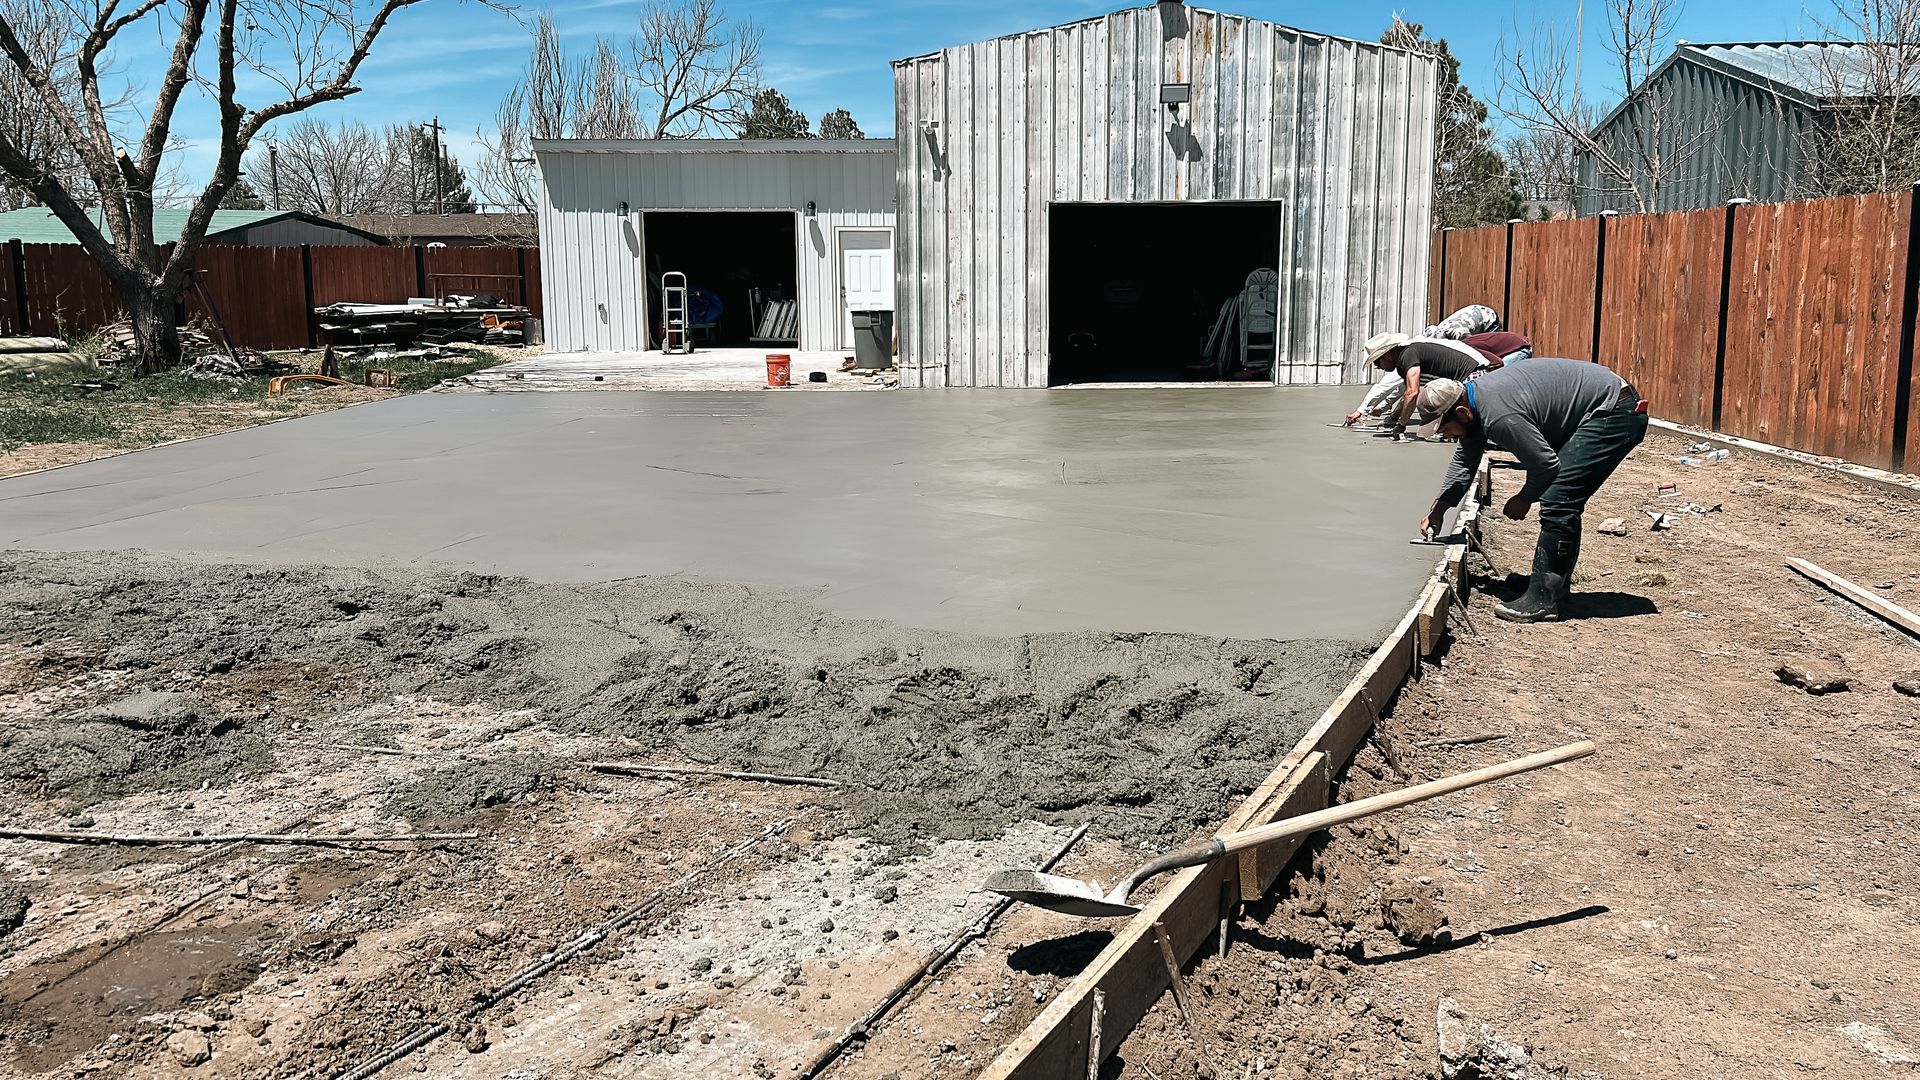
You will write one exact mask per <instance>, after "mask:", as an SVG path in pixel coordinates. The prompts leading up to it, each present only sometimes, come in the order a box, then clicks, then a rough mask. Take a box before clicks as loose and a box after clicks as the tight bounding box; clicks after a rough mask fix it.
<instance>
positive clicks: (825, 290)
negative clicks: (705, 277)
mask: <svg viewBox="0 0 1920 1080" xmlns="http://www.w3.org/2000/svg"><path fill="white" fill-rule="evenodd" d="M536 156H537V157H538V159H539V163H540V174H541V199H540V208H539V218H540V252H541V281H542V301H543V304H544V306H545V309H546V334H547V347H548V348H549V349H551V350H554V351H557V352H578V351H582V350H590V351H615V350H637V349H644V348H646V330H645V327H646V323H647V317H646V314H645V312H646V309H647V306H648V305H651V304H654V303H656V302H657V298H656V297H651V296H645V295H643V291H644V284H645V276H644V274H643V272H642V267H644V266H645V261H644V258H643V253H642V251H641V242H642V236H643V234H642V230H641V218H640V215H641V214H642V213H643V212H645V211H648V210H788V211H792V212H793V214H794V216H795V219H796V220H795V224H796V228H795V241H796V245H797V247H798V249H799V250H798V252H797V256H798V260H799V267H798V269H799V279H798V281H799V293H800V296H799V299H800V304H801V307H800V344H799V347H800V348H802V349H839V348H842V347H844V345H845V344H846V343H845V342H844V340H843V338H844V336H845V331H844V323H845V319H844V314H843V312H842V311H841V306H840V283H839V254H838V252H837V251H836V250H835V242H834V234H835V230H836V229H841V228H853V227H864V228H891V227H892V226H893V224H894V213H893V198H894V181H895V174H896V171H897V170H896V166H895V157H894V155H893V154H891V153H874V152H870V151H869V152H861V153H844V154H840V153H823V152H797V153H738V152H728V151H724V150H715V151H713V152H694V151H677V152H671V153H661V152H648V151H639V152H633V151H627V152H623V151H620V150H617V149H616V150H606V151H598V150H597V151H594V152H581V151H569V150H561V149H542V150H538V151H537V152H536ZM810 201H811V202H813V203H814V204H815V206H816V213H815V216H814V217H812V218H808V217H806V216H805V215H804V214H803V213H802V210H803V209H804V208H805V206H806V204H807V203H808V202H810ZM621 202H625V203H627V204H628V209H629V213H628V215H627V217H626V218H625V219H624V220H622V219H621V217H620V215H619V212H618V209H617V208H618V206H619V204H620V203H621Z"/></svg>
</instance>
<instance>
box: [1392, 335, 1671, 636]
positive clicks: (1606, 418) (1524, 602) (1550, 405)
mask: <svg viewBox="0 0 1920 1080" xmlns="http://www.w3.org/2000/svg"><path fill="white" fill-rule="evenodd" d="M1414 416H1415V422H1416V423H1422V424H1424V423H1429V422H1432V421H1435V420H1438V421H1439V423H1440V433H1441V434H1442V435H1446V436H1449V437H1451V438H1455V439H1458V440H1459V441H1460V443H1459V445H1458V446H1457V447H1455V448H1454V452H1453V462H1452V464H1450V465H1448V466H1447V478H1446V483H1445V484H1444V485H1443V486H1442V487H1441V489H1440V496H1439V497H1438V498H1436V499H1434V500H1433V506H1432V508H1431V509H1429V510H1428V511H1427V515H1426V516H1425V517H1423V518H1421V519H1420V533H1421V535H1422V536H1432V535H1433V533H1434V531H1435V530H1436V529H1437V528H1438V526H1439V525H1440V522H1441V520H1442V519H1443V518H1444V517H1445V516H1446V513H1447V511H1448V510H1451V509H1452V508H1453V507H1455V506H1456V505H1458V504H1459V502H1460V499H1461V498H1462V497H1463V496H1465V495H1466V493H1467V487H1468V485H1470V484H1472V483H1473V474H1474V472H1475V470H1477V469H1478V468H1479V467H1480V459H1481V457H1482V456H1484V455H1485V453H1486V449H1487V446H1488V445H1489V444H1491V445H1494V446H1498V447H1499V448H1501V449H1503V450H1506V451H1508V452H1509V453H1511V454H1513V456H1515V457H1517V458H1519V459H1520V465H1521V466H1522V467H1523V468H1525V469H1526V471H1527V481H1526V483H1525V484H1524V485H1522V486H1521V488H1520V490H1519V491H1517V492H1515V493H1514V496H1513V497H1512V498H1511V499H1508V500H1507V505H1506V507H1505V513H1506V515H1507V516H1508V517H1510V518H1512V519H1513V520H1515V521H1519V520H1521V519H1522V518H1525V517H1526V516H1527V511H1528V510H1529V509H1530V508H1531V507H1532V506H1533V505H1534V504H1535V503H1536V502H1537V503H1539V504H1540V540H1539V542H1538V543H1537V544H1535V545H1534V549H1533V576H1532V578H1531V580H1529V581H1528V583H1527V591H1526V593H1525V595H1523V596H1521V597H1520V598H1519V599H1517V600H1511V601H1508V602H1507V603H1504V604H1500V605H1498V606H1497V607H1495V608H1494V609H1493V613H1494V615H1496V616H1498V617H1499V618H1502V619H1505V620H1507V621H1508V622H1529V623H1530V622H1539V621H1541V620H1543V619H1557V618H1559V617H1560V608H1561V605H1563V604H1564V603H1565V602H1566V599H1567V594H1568V586H1569V584H1570V583H1571V582H1572V580H1573V567H1574V564H1575V563H1576V562H1578V561H1579V559H1580V515H1581V513H1582V512H1583V511H1584V510H1586V508H1587V500H1588V499H1590V498H1592V497H1593V493H1594V492H1596V491H1598V490H1600V485H1601V484H1603V483H1605V482H1606V480H1607V477H1609V476H1612V475H1613V470H1614V469H1616V468H1618V467H1619V466H1620V462H1621V461H1622V460H1624V459H1625V458H1626V456H1627V454H1628V452H1629V451H1631V450H1632V449H1633V448H1634V447H1636V446H1639V445H1640V440H1642V439H1644V438H1646V437H1647V403H1646V401H1645V400H1644V399H1642V398H1641V397H1640V394H1639V392H1637V391H1636V390H1634V388H1633V386H1632V384H1630V383H1628V382H1627V381H1626V380H1625V379H1623V378H1621V377H1620V376H1618V375H1616V374H1614V373H1613V372H1612V371H1609V370H1608V369H1606V368H1604V367H1601V366H1600V365H1599V364H1594V363H1589V362H1587V361H1584V360H1555V359H1544V358H1538V359H1531V360H1528V361H1526V362H1525V363H1521V364H1515V365H1512V366H1510V367H1503V368H1501V369H1500V370H1498V371H1490V372H1487V373H1486V374H1484V375H1481V376H1480V377H1479V378H1477V379H1473V380H1471V381H1469V382H1466V383H1461V382H1458V381H1456V380H1453V379H1429V380H1427V382H1426V384H1425V385H1424V386H1422V387H1421V388H1420V395H1419V402H1418V405H1417V407H1416V408H1415V410H1414Z"/></svg>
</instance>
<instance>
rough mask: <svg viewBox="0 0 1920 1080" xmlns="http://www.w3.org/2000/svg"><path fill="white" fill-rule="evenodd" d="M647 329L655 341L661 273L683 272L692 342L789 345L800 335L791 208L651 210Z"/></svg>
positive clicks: (647, 221)
mask: <svg viewBox="0 0 1920 1080" xmlns="http://www.w3.org/2000/svg"><path fill="white" fill-rule="evenodd" d="M642 222H643V225H642V227H643V228H644V229H645V230H646V236H645V240H644V243H645V251H646V255H647V287H648V289H649V290H650V291H649V292H648V294H647V313H648V315H649V317H650V322H651V325H650V326H648V328H647V332H648V335H649V339H650V340H651V342H652V344H653V347H654V348H659V347H660V343H661V312H662V308H663V304H662V302H661V297H660V276H661V275H662V274H665V273H669V272H671V271H674V270H678V271H680V272H681V273H683V274H685V275H687V288H688V308H689V309H690V311H689V313H690V315H691V324H692V330H691V337H692V339H693V343H694V345H696V346H702V345H706V346H745V345H759V344H783V345H791V344H793V343H794V342H796V341H797V340H799V336H800V326H799V305H797V304H796V303H795V302H794V298H795V296H796V295H797V293H796V291H795V285H796V281H795V278H796V276H797V274H796V271H795V265H796V262H797V257H796V248H795V246H794V244H795V232H794V215H793V214H792V213H791V212H789V211H765V212H763V211H752V212H732V211H729V212H724V213H722V212H711V211H709V212H700V211H692V212H678V211H649V212H647V213H646V214H644V215H642Z"/></svg>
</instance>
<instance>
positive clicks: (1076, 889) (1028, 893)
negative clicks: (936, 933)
mask: <svg viewBox="0 0 1920 1080" xmlns="http://www.w3.org/2000/svg"><path fill="white" fill-rule="evenodd" d="M986 889H987V891H988V892H996V893H999V894H1000V895H1001V896H1005V897H1007V898H1009V899H1012V900H1018V901H1020V902H1021V903H1023V904H1032V905H1033V906H1035V907H1043V908H1046V909H1047V910H1049V911H1058V912H1060V913H1061V914H1063V915H1080V916H1085V917H1087V918H1095V919H1099V918H1118V917H1122V916H1127V915H1133V914H1136V913H1138V912H1139V910H1140V909H1139V908H1137V907H1135V906H1133V905H1132V904H1124V903H1119V902H1117V901H1114V900H1110V899H1108V898H1107V896H1106V894H1105V893H1102V892H1101V891H1100V886H1099V885H1097V884H1095V883H1094V882H1091V881H1081V880H1080V879H1079V878H1070V877H1059V876H1058V875H1055V874H1042V873H1040V872H1039V871H1037V870H1002V871H1000V872H999V873H997V874H995V875H993V876H992V877H990V878H988V879H987V883H986Z"/></svg>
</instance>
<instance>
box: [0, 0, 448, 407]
mask: <svg viewBox="0 0 1920 1080" xmlns="http://www.w3.org/2000/svg"><path fill="white" fill-rule="evenodd" d="M34 2H35V0H28V3H29V5H32V4H33V3H34ZM122 2H123V0H42V2H41V10H44V11H46V12H48V13H49V14H51V15H52V16H53V17H54V18H55V19H56V20H57V21H58V23H59V31H60V33H62V34H63V35H65V37H64V40H70V41H73V42H76V43H77V45H76V47H75V48H74V49H73V50H72V52H71V53H70V54H52V55H49V54H43V53H39V52H36V51H34V49H32V48H30V47H29V45H28V43H27V40H26V39H23V38H22V37H21V34H20V30H21V27H22V25H23V24H22V23H21V22H20V21H19V20H17V19H16V18H14V17H13V15H12V14H11V13H9V12H6V11H4V10H0V54H4V65H0V66H3V67H4V68H6V69H8V70H10V71H11V72H13V73H14V74H16V75H17V76H18V77H19V78H20V79H21V80H22V81H23V82H25V84H26V85H27V86H28V87H29V88H30V89H31V90H32V91H33V98H32V100H33V102H34V103H35V104H36V105H38V106H39V107H40V108H43V109H45V111H46V113H47V115H48V118H49V119H50V120H51V122H52V123H53V125H54V127H55V128H56V130H58V131H59V133H60V138H59V145H58V147H57V148H50V149H48V150H42V151H36V150H34V148H33V147H31V146H23V145H22V144H21V143H20V142H18V141H16V140H15V138H14V137H13V136H12V135H11V134H10V133H9V132H6V131H4V130H0V172H4V173H5V174H6V175H7V176H8V177H10V178H12V180H13V181H14V182H15V183H17V184H19V185H20V186H22V187H24V188H25V189H26V190H27V191H28V192H29V193H30V194H31V195H32V197H33V198H34V199H35V200H36V201H37V202H39V203H41V204H42V205H44V206H46V207H47V208H48V209H49V210H51V211H52V212H53V213H54V214H55V215H56V216H57V217H59V219H60V221H61V223H62V224H64V225H66V227H67V228H68V229H70V230H72V232H73V234H74V236H75V237H76V238H77V239H78V240H79V241H80V244H81V246H82V247H83V248H85V249H86V251H87V253H88V254H89V255H91V256H92V257H93V258H94V260H95V261H96V262H97V263H99V265H100V268H101V269H102V270H103V271H104V272H105V274H106V277H107V279H108V281H109V282H111V283H112V286H113V289H114V292H115V293H116V295H117V296H118V298H119V300H120V302H121V304H122V305H123V306H124V307H125V308H126V311H127V316H128V319H129V322H130V323H131V325H132V329H133V338H134V350H135V354H136V356H137V358H138V361H139V364H140V367H141V370H143V371H155V370H159V369H161V368H164V367H168V366H171V365H173V364H175V363H178V361H179V358H180V338H179V332H178V328H177V327H176V326H175V325H174V320H173V312H174V306H175V304H176V303H177V302H178V300H179V298H180V295H181V292H182V290H183V289H184V288H185V286H186V284H187V280H188V278H187V275H188V273H189V272H190V271H191V268H192V266H193V261H194V256H195V255H196V254H197V253H198V252H199V249H200V245H201V243H202V241H203V240H205V238H206V234H207V226H208V225H209V224H210V223H211V222H212V220H213V212H214V210H216V209H217V208H218V207H219V206H220V203H221V201H222V200H224V199H225V198H226V196H227V192H228V191H229V190H230V189H231V188H232V187H233V185H234V182H235V181H236V180H238V179H239V177H240V163H241V159H242V157H243V156H244V155H245V154H246V152H247V149H248V147H249V146H250V145H251V144H252V142H253V140H254V138H255V137H256V136H258V135H259V134H260V132H261V131H262V130H263V129H264V128H265V127H266V126H267V125H269V124H271V123H273V122H274V121H276V120H280V119H282V118H284V117H288V116H292V115H295V114H297V113H301V112H304V111H306V110H308V109H311V108H313V107H314V106H316V105H319V104H321V103H323V102H328V101H339V100H341V99H343V98H346V97H349V96H351V95H353V94H354V93H356V92H358V90H359V87H358V86H357V85H355V83H354V77H355V75H356V74H357V73H358V72H359V70H360V65H361V64H362V63H363V62H364V61H365V60H366V58H367V55H368V53H369V52H371V51H372V49H373V46H374V42H375V41H376V40H377V39H378V38H379V37H380V35H381V33H382V32H383V31H385V30H386V28H387V26H388V24H389V23H390V22H391V21H392V19H393V17H394V15H395V14H396V13H398V12H399V11H401V10H402V9H405V8H408V7H412V6H413V5H415V4H418V3H421V2H423V0H245V2H244V3H243V2H242V0H127V2H130V3H132V4H133V5H134V6H132V7H129V8H125V9H123V8H122ZM125 33H135V34H141V35H143V36H147V37H155V36H157V37H161V38H163V39H165V38H171V44H170V47H169V49H168V57H167V60H166V64H165V68H164V70H163V72H162V74H161V76H160V78H159V80H158V84H157V85H156V86H155V87H154V88H153V90H152V93H151V95H150V97H151V104H150V107H149V109H148V111H147V115H146V116H145V117H144V119H143V118H142V117H139V116H137V115H133V113H134V105H135V102H134V101H133V100H131V99H129V100H128V101H126V102H124V103H121V105H120V106H119V107H112V106H110V105H109V102H110V100H111V98H110V94H109V92H108V87H110V86H111V84H108V87H103V79H102V72H103V71H105V70H108V66H109V63H110V61H111V58H112V54H113V50H114V48H115V46H116V43H117V42H118V41H119V40H120V38H121V35H122V34H125ZM243 82H244V83H246V84H247V85H248V86H250V87H267V88H270V94H269V100H268V101H267V103H265V104H262V105H257V106H255V105H249V104H247V103H246V102H244V101H242V100H241V90H240V87H241V85H242V83H243ZM190 87H197V88H198V89H200V90H202V91H204V92H205V93H207V95H208V96H209V97H210V98H211V99H212V101H213V104H214V107H215V113H216V115H217V116H218V118H219V136H218V145H217V148H216V151H215V156H214V161H213V166H212V171H211V174H210V176H209V177H208V179H207V181H206V183H205V184H204V185H203V186H201V187H200V188H199V190H198V193H197V194H195V195H194V196H193V197H192V199H191V203H190V206H189V208H188V214H187V220H186V224H185V225H184V226H183V227H182V229H181V233H180V236H179V238H178V239H177V241H176V242H175V243H174V246H173V250H172V252H171V254H169V255H167V257H166V258H165V259H161V258H159V257H158V253H157V250H156V247H155V244H154V233H153V211H154V206H155V199H156V195H155V188H156V185H158V184H161V183H163V182H164V179H165V174H166V170H167V167H168V164H169V162H168V157H169V155H168V150H169V146H170V141H171V139H172V131H173V122H174V114H175V111H176V110H177V108H178V107H179V104H180V100H181V97H182V95H183V94H185V93H186V92H187V91H188V89H189V88H190ZM142 96H148V95H142ZM123 143H125V144H127V145H123ZM62 152H71V153H72V154H73V155H74V156H76V157H77V158H78V159H79V164H80V168H81V170H82V171H83V173H84V175H85V184H84V185H81V184H78V183H74V182H70V181H69V179H68V178H65V177H63V176H62V175H61V174H60V172H59V170H58V169H57V167H56V162H57V159H58V156H59V154H60V153H62ZM89 192H90V193H91V195H92V196H93V197H96V198H97V201H98V207H99V211H100V219H99V220H98V221H96V220H95V218H94V217H93V216H92V215H90V214H89V213H88V212H87V207H86V202H87V201H88V199H89Z"/></svg>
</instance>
